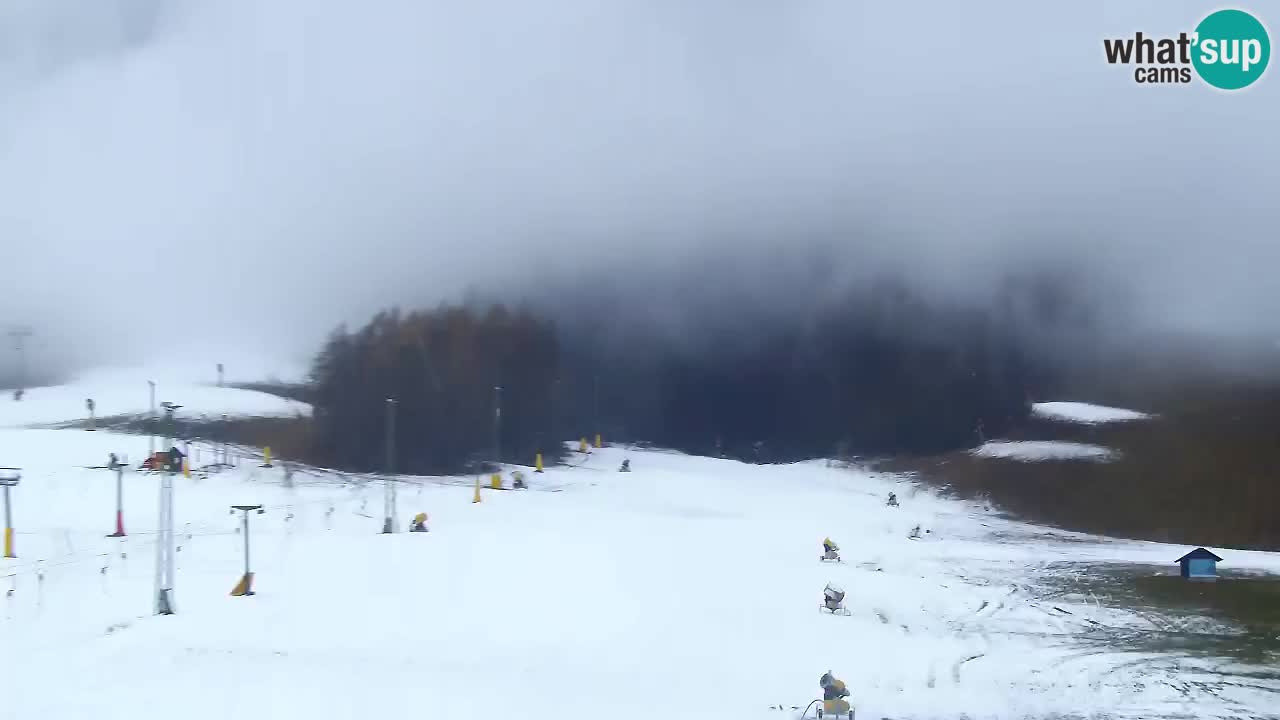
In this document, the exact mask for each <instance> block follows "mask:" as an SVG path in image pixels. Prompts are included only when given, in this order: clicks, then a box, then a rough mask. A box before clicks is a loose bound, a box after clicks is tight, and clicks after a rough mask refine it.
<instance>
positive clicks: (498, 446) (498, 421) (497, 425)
mask: <svg viewBox="0 0 1280 720" xmlns="http://www.w3.org/2000/svg"><path fill="white" fill-rule="evenodd" d="M493 462H494V463H496V464H497V465H498V472H502V386H501V385H494V386H493Z"/></svg>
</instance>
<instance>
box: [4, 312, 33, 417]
mask: <svg viewBox="0 0 1280 720" xmlns="http://www.w3.org/2000/svg"><path fill="white" fill-rule="evenodd" d="M31 335H32V332H31V328H28V327H15V328H10V330H9V337H10V338H11V339H12V340H13V349H14V351H15V352H17V354H18V389H17V390H16V391H14V393H13V397H14V399H15V400H21V399H22V396H23V395H24V394H25V393H26V391H27V345H26V342H27V338H29V337H31Z"/></svg>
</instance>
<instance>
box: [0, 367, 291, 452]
mask: <svg viewBox="0 0 1280 720" xmlns="http://www.w3.org/2000/svg"><path fill="white" fill-rule="evenodd" d="M199 377H200V376H199V375H198V374H196V372H195V371H194V370H193V369H192V368H188V367H182V366H176V367H170V368H165V369H159V370H156V369H149V370H148V369H142V368H111V369H100V370H95V371H91V372H87V373H84V374H82V375H81V376H80V377H78V378H76V379H75V380H73V381H72V382H70V383H67V384H65V385H55V386H52V387H37V388H30V389H29V390H27V392H26V394H25V396H24V397H23V399H22V401H21V402H14V401H13V399H12V396H10V395H8V394H7V393H6V394H5V395H4V396H0V427H25V426H31V425H48V424H55V423H63V422H69V421H79V420H84V419H86V418H87V417H88V409H87V408H86V406H85V400H88V399H90V398H92V399H93V401H94V404H95V413H96V415H97V416H98V417H99V418H104V417H108V416H112V415H134V414H141V413H146V412H148V411H149V408H150V404H151V395H150V394H151V387H150V385H148V384H147V383H148V381H151V382H155V383H156V398H155V400H156V404H157V406H158V405H159V404H160V403H162V402H172V403H175V404H178V405H182V406H183V408H182V409H181V410H179V411H178V412H177V414H176V417H178V418H179V419H182V418H196V417H201V416H203V417H209V418H217V417H219V416H220V415H228V416H232V417H243V416H255V417H280V416H285V417H291V416H293V415H296V414H303V415H309V414H310V413H311V407H310V406H309V405H307V404H306V403H301V402H297V401H294V400H289V399H286V398H282V397H279V396H276V395H270V394H267V393H262V392H256V391H252V390H241V389H238V388H232V387H217V386H216V384H215V380H214V379H206V380H203V381H198V380H193V378H199ZM157 412H158V413H159V412H161V411H160V410H159V409H157ZM0 462H2V461H0Z"/></svg>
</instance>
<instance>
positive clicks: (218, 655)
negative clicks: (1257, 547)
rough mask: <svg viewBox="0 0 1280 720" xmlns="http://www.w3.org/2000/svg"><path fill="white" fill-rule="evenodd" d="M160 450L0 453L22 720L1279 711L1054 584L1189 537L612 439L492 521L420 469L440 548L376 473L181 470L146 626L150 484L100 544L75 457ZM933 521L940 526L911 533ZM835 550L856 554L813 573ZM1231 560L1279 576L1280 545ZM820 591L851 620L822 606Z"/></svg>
mask: <svg viewBox="0 0 1280 720" xmlns="http://www.w3.org/2000/svg"><path fill="white" fill-rule="evenodd" d="M143 389H144V390H145V387H144V388H143ZM131 391H132V388H131ZM178 399H185V398H178ZM146 445H147V439H146V438H145V437H136V436H123V435H113V434H109V433H105V432H97V433H89V432H84V431H81V430H42V429H0V465H11V466H19V467H22V468H23V478H22V481H21V484H20V485H19V486H18V487H17V488H16V489H15V490H14V492H13V500H14V518H15V524H16V527H17V536H16V550H17V555H18V557H17V558H16V559H7V560H0V583H3V587H4V589H5V590H7V591H9V592H8V593H7V595H6V596H4V597H2V598H0V602H3V603H4V607H3V619H0V648H3V653H4V664H3V671H2V672H0V719H3V720H19V719H21V720H27V719H29V718H94V719H95V720H111V719H115V718H119V719H121V720H124V719H126V718H127V719H128V720H171V719H172V718H182V720H227V718H272V719H273V720H288V719H293V718H298V719H303V718H305V719H306V720H316V719H317V718H351V719H353V720H354V719H355V718H375V717H376V718H398V717H415V718H417V717H422V718H427V717H429V718H437V719H438V718H444V719H449V718H477V717H512V718H524V719H531V720H566V719H570V720H578V719H582V720H588V719H590V720H600V718H610V720H630V719H636V720H640V719H641V718H644V719H652V718H699V719H702V720H705V719H706V718H733V719H735V720H754V719H759V720H770V719H774V720H776V719H779V718H785V719H787V720H793V719H794V718H797V717H799V716H800V711H799V710H793V709H792V707H793V706H800V707H803V706H805V705H806V704H807V703H808V702H809V701H810V700H812V699H813V698H814V697H817V696H818V694H819V689H818V678H819V676H820V675H822V673H824V672H826V671H827V670H831V671H832V672H834V673H835V674H836V676H837V677H839V678H841V679H844V680H845V681H846V682H848V683H849V686H850V688H851V690H852V693H853V697H852V700H853V701H854V703H855V706H856V708H857V711H858V716H859V717H862V718H882V717H890V718H959V717H961V716H964V717H968V718H973V719H977V718H1024V717H1032V718H1044V717H1048V716H1051V715H1053V714H1055V713H1063V714H1066V715H1067V716H1071V717H1087V716H1093V714H1094V713H1105V714H1106V716H1108V717H1131V718H1153V717H1162V716H1163V717H1170V716H1175V715H1178V714H1184V716H1188V717H1190V716H1194V717H1202V718H1204V717H1230V716H1233V715H1239V714H1248V713H1253V714H1260V713H1263V712H1264V711H1266V709H1267V708H1270V709H1271V710H1272V711H1274V709H1275V707H1276V706H1275V705H1274V701H1275V695H1274V692H1275V691H1276V690H1277V689H1280V688H1276V687H1274V686H1272V687H1262V689H1257V688H1256V687H1254V686H1265V685H1266V683H1267V681H1262V680H1256V679H1254V680H1250V681H1248V682H1246V683H1241V686H1240V687H1234V686H1233V687H1230V688H1228V689H1226V690H1222V691H1219V692H1213V691H1210V690H1207V689H1204V688H1206V687H1208V685H1205V686H1203V687H1202V686H1201V685H1199V684H1197V681H1198V680H1199V679H1201V678H1209V680H1210V681H1212V680H1213V679H1214V678H1217V679H1221V676H1218V675H1213V674H1211V671H1212V670H1213V669H1214V668H1218V669H1221V668H1222V667H1224V666H1225V663H1226V661H1221V660H1213V659H1212V658H1198V659H1197V658H1191V657H1189V656H1185V657H1184V656H1177V655H1158V654H1152V653H1146V652H1140V651H1136V650H1133V649H1131V648H1129V647H1127V646H1124V645H1120V644H1117V645H1114V646H1113V645H1107V644H1100V643H1097V642H1089V641H1086V639H1085V637H1084V636H1085V634H1086V633H1089V632H1095V631H1096V630H1097V628H1098V627H1121V628H1146V629H1147V630H1149V629H1150V628H1151V624H1150V622H1149V620H1147V619H1146V618H1145V616H1143V615H1141V614H1139V613H1137V612H1131V611H1127V610H1125V609H1123V608H1117V607H1108V606H1106V605H1104V604H1100V603H1098V602H1097V599H1096V598H1093V599H1091V598H1078V599H1076V600H1072V599H1071V598H1070V597H1061V596H1057V597H1049V596H1048V595H1050V591H1048V590H1046V589H1045V588H1044V587H1043V586H1042V585H1041V584H1040V583H1041V578H1042V576H1043V573H1044V571H1045V568H1046V566H1047V565H1048V564H1050V563H1056V562H1068V561H1070V562H1093V563H1152V564H1157V565H1160V566H1162V567H1165V568H1168V571H1169V572H1175V571H1176V568H1175V567H1174V566H1173V564H1172V563H1173V560H1174V559H1176V558H1177V557H1179V556H1181V555H1182V554H1183V553H1184V552H1185V550H1186V549H1187V548H1184V547H1173V546H1167V545H1161V544H1156V543H1143V542H1129V541H1113V540H1108V539H1105V538H1098V537H1092V536H1083V535H1076V534H1071V533H1063V532H1057V531H1051V530H1046V529H1044V528H1038V527H1035V526H1030V525H1025V524H1022V523H1018V522H1014V521H1011V520H1008V519H1003V518H1000V517H998V516H996V515H994V514H990V513H986V512H984V511H983V510H982V508H981V507H978V506H976V505H972V504H968V503H964V502H960V501H956V500H951V499H943V498H941V497H938V496H936V495H934V494H931V493H930V492H927V491H925V490H922V489H919V488H917V487H916V486H914V485H913V484H911V483H910V482H909V481H908V480H907V479H906V478H903V477H899V476H892V475H883V474H874V473H870V472H864V471H859V470H853V469H840V468H832V467H826V466H825V465H824V464H823V463H820V462H813V463H801V464H795V465H786V466H755V465H744V464H740V463H737V462H733V461H728V460H720V459H709V458H701V457H690V456H685V455H681V454H678V453H670V452H661V451H653V450H650V451H636V450H632V451H627V450H626V449H622V448H604V449H600V450H596V451H594V452H593V453H592V454H591V455H589V456H587V457H585V458H583V457H581V456H574V457H573V458H572V462H574V463H577V465H576V466H560V467H552V468H548V470H547V472H546V473H545V474H541V475H537V474H532V473H529V475H528V477H529V478H530V484H531V489H530V490H528V491H509V492H499V491H491V490H484V491H482V492H483V502H481V503H479V504H473V503H472V494H473V484H472V482H473V478H420V477H401V478H398V480H397V483H396V484H395V485H396V487H397V488H398V502H397V507H398V522H397V525H398V527H399V529H401V530H403V529H404V528H405V527H407V524H408V522H409V518H410V517H411V516H412V515H413V514H414V513H416V512H418V511H425V512H427V513H429V515H430V518H429V526H430V529H431V531H430V532H429V533H426V534H421V533H414V534H410V533H406V532H399V533H396V534H392V535H381V534H379V529H380V527H381V524H382V518H381V515H382V508H383V489H382V484H381V483H380V482H378V481H376V480H375V479H372V478H364V477H354V476H350V477H343V476H339V475H336V474H332V473H319V472H316V473H309V474H299V475H297V476H296V480H297V482H296V484H295V486H294V487H291V488H290V487H285V486H284V484H283V474H282V470H281V469H280V468H271V469H267V468H261V467H259V466H258V461H256V460H251V459H249V458H244V459H242V460H241V461H240V464H239V466H238V467H236V468H234V469H230V470H227V471H224V472H222V473H219V474H211V475H208V476H207V477H203V478H202V477H199V475H197V476H195V477H192V478H189V479H188V478H183V477H181V476H179V477H177V478H175V483H176V486H177V490H176V493H177V494H176V510H175V514H176V529H177V531H178V534H179V537H178V544H179V547H180V550H179V552H177V554H176V562H177V584H176V588H175V599H176V608H177V614H176V615H172V616H156V615H153V614H152V605H153V598H154V586H153V578H154V570H155V544H154V538H155V532H156V516H157V513H156V506H157V486H158V482H159V478H158V477H157V476H155V475H146V474H140V473H135V472H128V473H126V474H125V476H124V482H125V492H124V498H125V525H126V530H127V531H128V532H129V535H128V536H127V537H126V538H124V539H113V538H106V537H104V535H105V534H106V533H108V532H110V531H111V530H112V529H113V508H114V476H113V474H112V473H109V472H107V471H104V470H93V469H87V468H86V467H85V466H90V465H96V464H99V463H101V462H102V461H104V460H105V458H106V455H107V453H108V452H112V451H114V452H117V453H125V454H128V455H129V456H130V457H133V458H137V457H142V456H143V455H144V454H145V448H146ZM195 450H196V451H195V452H193V457H195V458H196V461H197V465H200V464H203V463H204V462H207V461H208V460H209V459H210V451H209V449H208V448H203V447H200V446H197V447H196V448H195ZM624 457H626V458H630V460H631V467H632V472H630V473H619V472H617V468H618V466H619V463H620V462H621V461H622V459H623V458H624ZM891 491H892V492H896V493H897V495H898V497H899V499H900V500H901V507H898V508H889V507H886V505H885V498H886V496H887V494H888V493H889V492H891ZM255 503H262V504H264V505H265V506H266V513H265V514H263V515H252V516H251V523H252V540H253V545H252V550H253V557H252V562H253V569H254V571H255V572H256V583H255V589H256V590H257V594H256V595H255V596H253V597H244V598H236V597H230V596H229V594H228V593H229V591H230V590H231V588H232V586H233V585H234V584H235V582H236V581H237V579H238V577H239V574H240V572H241V569H242V562H243V559H242V558H243V555H242V552H243V550H242V545H241V540H242V539H241V537H240V535H239V534H238V532H237V530H236V528H237V527H238V524H239V522H240V518H239V513H236V514H234V515H233V514H230V510H229V506H230V505H232V504H255ZM916 525H920V526H922V527H923V528H924V529H926V530H929V531H930V532H929V533H928V534H926V535H924V537H923V539H921V540H918V541H913V540H910V539H908V538H907V534H908V532H909V531H910V530H911V528H912V527H914V526H916ZM828 535H829V536H830V537H831V538H832V539H833V540H835V541H836V542H837V543H838V544H839V545H840V547H841V553H842V554H843V556H844V558H845V561H846V562H845V563H844V564H824V563H821V562H819V559H818V558H819V555H820V553H821V541H822V539H823V537H824V536H828ZM1216 552H1218V554H1220V555H1222V556H1223V557H1224V558H1226V561H1225V563H1224V567H1229V568H1233V569H1241V568H1254V569H1258V570H1268V571H1280V556H1278V555H1276V554H1270V553H1261V552H1245V551H1224V550H1221V549H1218V550H1216ZM828 582H836V583H839V584H840V585H842V586H843V587H844V588H846V589H847V591H848V595H847V596H846V598H845V603H846V606H847V607H848V608H849V609H850V610H851V612H852V614H851V615H850V616H847V617H843V616H832V615H830V614H826V613H820V612H819V609H818V606H819V604H820V602H821V598H822V588H823V587H824V585H825V584H826V583H828ZM1055 607H1056V608H1060V609H1061V610H1065V611H1067V612H1069V613H1071V614H1070V615H1067V614H1064V613H1063V612H1060V611H1059V610H1055ZM779 704H780V705H782V706H784V708H785V709H784V710H783V711H778V710H771V709H770V706H773V705H779ZM808 717H810V718H812V717H813V714H812V713H810V714H809V716H808Z"/></svg>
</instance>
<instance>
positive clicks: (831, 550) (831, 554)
mask: <svg viewBox="0 0 1280 720" xmlns="http://www.w3.org/2000/svg"><path fill="white" fill-rule="evenodd" d="M818 559H819V560H821V561H823V562H841V560H840V546H839V545H836V544H835V543H834V542H832V541H831V538H824V539H823V541H822V555H821V556H819V557H818Z"/></svg>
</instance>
